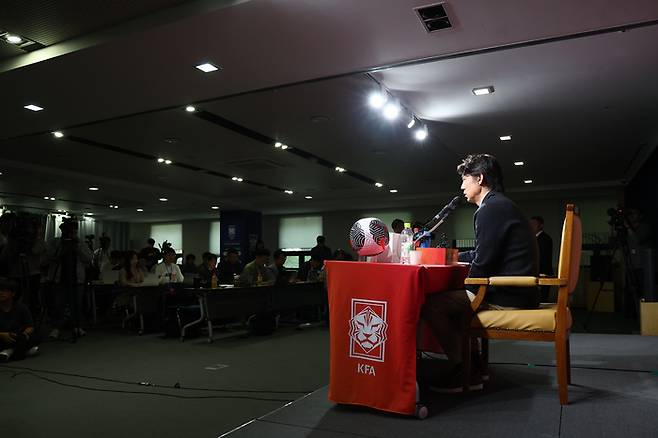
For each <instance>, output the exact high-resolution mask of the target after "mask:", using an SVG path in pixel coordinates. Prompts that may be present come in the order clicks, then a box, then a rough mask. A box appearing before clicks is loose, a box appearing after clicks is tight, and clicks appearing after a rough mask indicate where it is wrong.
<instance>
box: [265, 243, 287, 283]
mask: <svg viewBox="0 0 658 438" xmlns="http://www.w3.org/2000/svg"><path fill="white" fill-rule="evenodd" d="M287 259H288V256H287V255H286V253H285V252H284V251H283V250H282V249H277V250H276V251H274V262H273V263H272V264H271V265H269V266H268V267H267V269H269V270H270V271H271V272H272V276H273V277H274V278H275V280H274V282H275V284H277V285H286V284H288V283H289V282H290V271H288V270H287V269H286V267H285V266H284V265H285V263H286V260H287Z"/></svg>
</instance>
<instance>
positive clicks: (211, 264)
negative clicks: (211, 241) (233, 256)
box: [197, 252, 233, 287]
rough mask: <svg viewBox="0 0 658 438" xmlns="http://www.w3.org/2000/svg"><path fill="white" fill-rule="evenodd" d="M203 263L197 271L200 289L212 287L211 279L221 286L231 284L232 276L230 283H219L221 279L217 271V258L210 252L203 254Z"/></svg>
mask: <svg viewBox="0 0 658 438" xmlns="http://www.w3.org/2000/svg"><path fill="white" fill-rule="evenodd" d="M202 259H203V263H201V266H199V268H198V269H197V272H198V274H199V285H200V286H201V287H212V278H213V277H215V281H216V282H217V283H223V284H233V276H231V279H230V281H228V280H227V281H226V282H225V283H224V282H223V281H221V277H220V275H219V273H218V271H217V256H216V255H215V254H213V253H211V252H204V253H203V256H202Z"/></svg>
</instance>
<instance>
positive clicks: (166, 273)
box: [155, 246, 185, 284]
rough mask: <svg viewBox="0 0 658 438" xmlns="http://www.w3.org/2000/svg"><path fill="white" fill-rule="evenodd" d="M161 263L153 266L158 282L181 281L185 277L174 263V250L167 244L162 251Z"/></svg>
mask: <svg viewBox="0 0 658 438" xmlns="http://www.w3.org/2000/svg"><path fill="white" fill-rule="evenodd" d="M162 256H163V260H162V263H158V264H157V265H156V266H155V276H156V277H157V278H158V283H159V284H169V283H182V282H183V280H184V279H185V278H184V277H183V274H182V273H181V271H180V268H179V267H178V265H177V264H176V251H175V250H174V249H173V248H172V247H170V246H168V247H166V248H165V249H164V250H163V251H162Z"/></svg>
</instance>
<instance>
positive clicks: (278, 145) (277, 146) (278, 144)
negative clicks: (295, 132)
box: [274, 141, 283, 148]
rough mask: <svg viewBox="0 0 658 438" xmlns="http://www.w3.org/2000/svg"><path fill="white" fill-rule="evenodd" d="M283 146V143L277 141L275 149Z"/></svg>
mask: <svg viewBox="0 0 658 438" xmlns="http://www.w3.org/2000/svg"><path fill="white" fill-rule="evenodd" d="M282 144H283V143H281V142H280V141H277V142H276V143H274V147H275V148H280V147H281V145H282Z"/></svg>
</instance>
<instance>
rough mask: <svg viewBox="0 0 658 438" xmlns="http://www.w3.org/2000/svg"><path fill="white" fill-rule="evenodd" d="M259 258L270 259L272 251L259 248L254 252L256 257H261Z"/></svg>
mask: <svg viewBox="0 0 658 438" xmlns="http://www.w3.org/2000/svg"><path fill="white" fill-rule="evenodd" d="M259 256H265V257H269V256H270V250H269V249H267V248H258V249H257V250H256V251H254V257H259Z"/></svg>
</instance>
